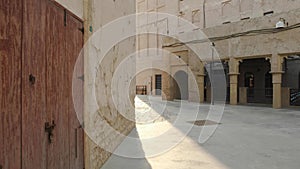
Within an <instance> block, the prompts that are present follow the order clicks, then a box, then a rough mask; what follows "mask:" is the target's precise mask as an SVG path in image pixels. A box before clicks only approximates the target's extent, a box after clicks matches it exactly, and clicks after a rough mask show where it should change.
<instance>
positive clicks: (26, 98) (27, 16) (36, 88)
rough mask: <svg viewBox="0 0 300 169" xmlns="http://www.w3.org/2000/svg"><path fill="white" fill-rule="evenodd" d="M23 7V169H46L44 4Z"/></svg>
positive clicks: (28, 1) (39, 0) (34, 0)
mask: <svg viewBox="0 0 300 169" xmlns="http://www.w3.org/2000/svg"><path fill="white" fill-rule="evenodd" d="M23 3H24V13H23V43H22V44H23V49H22V50H23V56H22V169H33V168H39V169H45V168H46V157H47V153H46V144H47V137H46V136H47V135H46V133H45V121H46V115H47V114H46V112H47V111H46V95H45V93H46V83H45V82H46V78H45V75H46V57H45V56H46V54H45V36H46V34H45V26H46V24H45V21H46V18H45V16H46V0H25V1H23ZM30 75H32V78H31V79H29V76H30ZM34 78H35V81H34V80H33V79H34ZM30 80H31V81H30Z"/></svg>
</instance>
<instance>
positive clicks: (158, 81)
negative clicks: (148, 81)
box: [155, 75, 162, 96]
mask: <svg viewBox="0 0 300 169" xmlns="http://www.w3.org/2000/svg"><path fill="white" fill-rule="evenodd" d="M161 89H162V79H161V75H155V95H158V96H160V95H161Z"/></svg>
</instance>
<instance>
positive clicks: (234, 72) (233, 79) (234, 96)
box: [228, 58, 241, 105]
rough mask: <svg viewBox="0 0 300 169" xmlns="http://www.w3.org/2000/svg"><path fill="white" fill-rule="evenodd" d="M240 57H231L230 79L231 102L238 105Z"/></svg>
mask: <svg viewBox="0 0 300 169" xmlns="http://www.w3.org/2000/svg"><path fill="white" fill-rule="evenodd" d="M240 61H241V60H240V59H235V58H230V60H229V63H228V64H229V78H230V79H229V80H230V104H231V105H237V102H238V77H239V74H240V73H239V66H240Z"/></svg>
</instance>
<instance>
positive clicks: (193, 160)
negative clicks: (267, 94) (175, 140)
mask: <svg viewBox="0 0 300 169" xmlns="http://www.w3.org/2000/svg"><path fill="white" fill-rule="evenodd" d="M145 102H147V101H145ZM157 102H161V103H165V102H163V101H159V100H157ZM143 106H145V105H143ZM184 106H185V109H184V111H183V113H185V119H184V121H185V123H186V126H188V125H191V124H190V123H188V121H189V115H190V114H192V112H191V111H193V109H188V107H189V106H194V104H191V103H184ZM159 107H160V108H161V106H159ZM179 109H180V103H179V102H167V104H166V110H167V111H168V112H169V115H168V117H167V119H169V121H164V120H159V121H157V122H154V121H155V120H154V121H152V123H153V124H151V123H147V124H140V125H137V128H136V129H135V130H133V131H132V133H131V136H132V137H141V138H147V136H149V137H150V136H155V135H156V134H157V132H159V131H164V130H165V129H164V128H170V126H171V128H172V125H170V124H172V123H171V122H172V120H170V119H172V118H174V117H175V116H176V115H177V113H178V111H179ZM208 110H209V105H200V112H201V114H200V116H199V117H198V119H204V117H206V115H207V111H208ZM170 112H171V113H170ZM170 114H171V115H170ZM137 116H140V115H137ZM153 117H155V116H153ZM139 118H141V117H139ZM141 121H143V120H141ZM146 121H148V122H149V120H146ZM150 121H151V120H150ZM154 125H157V126H156V127H154ZM158 126H159V127H158ZM153 128H155V129H153ZM152 129H153V130H152ZM201 129H202V127H200V126H193V127H192V130H191V131H190V133H189V134H188V135H187V136H186V137H185V138H184V140H183V141H182V142H180V143H179V144H178V145H177V146H176V147H174V148H172V149H171V150H169V151H168V152H166V153H163V154H160V155H157V156H154V157H146V158H142V159H131V158H125V157H120V156H117V155H113V156H112V157H111V158H110V159H109V160H108V161H107V163H106V164H105V165H104V166H103V167H102V169H295V168H299V167H300V109H290V110H288V109H280V110H274V109H272V108H268V107H253V106H251V107H249V106H229V105H226V107H225V111H224V115H223V118H222V121H221V124H220V125H219V127H218V129H217V130H216V132H215V134H214V135H213V136H212V137H211V139H209V140H208V141H207V142H206V143H204V144H199V143H198V137H199V133H200V132H201ZM177 131H178V135H180V134H182V133H181V132H182V130H181V129H179V130H177ZM164 141H165V140H159V141H157V142H156V143H155V145H163V144H164ZM143 144H144V143H143V142H142V141H141V142H140V144H137V145H136V146H129V145H128V143H127V141H126V139H125V140H124V142H123V143H122V144H121V145H120V147H119V148H118V150H116V152H122V151H127V152H133V154H134V152H141V151H144V153H145V154H147V153H148V151H149V147H145V145H143ZM158 147H159V146H158Z"/></svg>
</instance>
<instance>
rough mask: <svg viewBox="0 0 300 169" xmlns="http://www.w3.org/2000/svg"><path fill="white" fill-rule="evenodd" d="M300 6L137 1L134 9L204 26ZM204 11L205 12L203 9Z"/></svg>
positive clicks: (293, 2)
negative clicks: (160, 13)
mask: <svg viewBox="0 0 300 169" xmlns="http://www.w3.org/2000/svg"><path fill="white" fill-rule="evenodd" d="M298 8H300V3H299V1H297V0H183V1H179V0H137V11H139V12H150V11H158V12H165V13H169V14H173V15H176V16H180V17H182V18H184V19H187V20H189V21H191V22H193V23H194V24H195V25H197V26H199V27H200V28H203V25H204V15H205V18H206V19H205V25H206V27H213V26H218V25H222V24H223V23H225V22H237V21H240V20H241V19H245V18H248V17H249V18H256V17H261V16H264V13H266V12H271V11H273V12H274V14H276V13H281V12H287V11H290V10H294V9H298ZM203 11H205V12H203Z"/></svg>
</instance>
